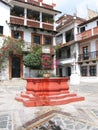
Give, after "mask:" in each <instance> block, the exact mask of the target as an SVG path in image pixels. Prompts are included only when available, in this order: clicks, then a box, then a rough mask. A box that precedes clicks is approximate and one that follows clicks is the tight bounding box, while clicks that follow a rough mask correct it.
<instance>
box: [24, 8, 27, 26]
mask: <svg viewBox="0 0 98 130" xmlns="http://www.w3.org/2000/svg"><path fill="white" fill-rule="evenodd" d="M24 25H27V9H24Z"/></svg>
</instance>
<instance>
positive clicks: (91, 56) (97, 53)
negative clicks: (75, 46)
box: [78, 51, 98, 62]
mask: <svg viewBox="0 0 98 130" xmlns="http://www.w3.org/2000/svg"><path fill="white" fill-rule="evenodd" d="M97 58H98V51H94V52H89V53H87V54H85V55H84V54H80V55H79V58H78V61H79V62H81V61H85V60H87V61H88V60H96V59H97Z"/></svg>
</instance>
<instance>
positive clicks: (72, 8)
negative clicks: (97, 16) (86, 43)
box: [43, 0, 98, 18]
mask: <svg viewBox="0 0 98 130" xmlns="http://www.w3.org/2000/svg"><path fill="white" fill-rule="evenodd" d="M43 1H44V2H46V3H50V4H51V3H52V2H53V3H56V8H55V9H56V10H59V11H61V12H62V14H70V15H73V14H74V13H76V12H77V15H78V16H80V17H82V18H86V17H87V8H88V9H92V10H94V11H97V12H98V0H43Z"/></svg>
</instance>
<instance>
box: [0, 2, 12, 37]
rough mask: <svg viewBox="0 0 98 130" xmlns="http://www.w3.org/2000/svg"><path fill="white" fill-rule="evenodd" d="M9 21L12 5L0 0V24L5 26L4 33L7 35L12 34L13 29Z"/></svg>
mask: <svg viewBox="0 0 98 130" xmlns="http://www.w3.org/2000/svg"><path fill="white" fill-rule="evenodd" d="M9 21H10V7H9V6H8V5H6V4H4V3H2V2H0V26H4V30H3V34H4V35H5V36H10V35H11V31H10V28H9V25H8V23H9Z"/></svg>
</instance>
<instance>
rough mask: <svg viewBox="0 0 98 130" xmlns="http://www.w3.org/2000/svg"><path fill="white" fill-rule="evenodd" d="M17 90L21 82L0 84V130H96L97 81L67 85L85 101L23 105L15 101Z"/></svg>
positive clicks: (97, 114)
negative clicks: (51, 104) (38, 105)
mask: <svg viewBox="0 0 98 130" xmlns="http://www.w3.org/2000/svg"><path fill="white" fill-rule="evenodd" d="M92 87H93V89H92ZM84 88H85V89H84ZM21 91H25V81H24V83H22V84H21V85H20V83H19V84H17V83H15V85H14V86H13V84H10V83H9V84H8V83H6V84H5V83H0V130H98V87H97V84H80V85H79V86H71V85H70V91H72V92H75V93H77V94H79V95H82V96H84V97H85V101H81V102H75V103H70V104H66V105H59V106H42V107H24V106H23V104H22V103H21V102H17V101H16V100H15V96H16V94H18V93H20V92H21Z"/></svg>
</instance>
